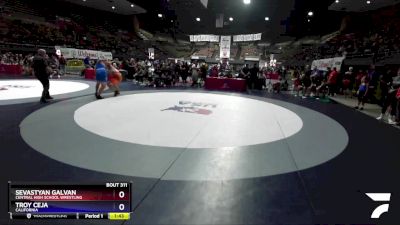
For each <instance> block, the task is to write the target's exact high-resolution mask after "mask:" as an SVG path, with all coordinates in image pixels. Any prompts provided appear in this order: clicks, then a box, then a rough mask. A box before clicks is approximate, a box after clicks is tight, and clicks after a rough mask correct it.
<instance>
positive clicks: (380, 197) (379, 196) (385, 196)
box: [365, 193, 391, 219]
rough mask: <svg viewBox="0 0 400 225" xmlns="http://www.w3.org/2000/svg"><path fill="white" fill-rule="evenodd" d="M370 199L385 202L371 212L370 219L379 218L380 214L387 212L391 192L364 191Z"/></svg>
mask: <svg viewBox="0 0 400 225" xmlns="http://www.w3.org/2000/svg"><path fill="white" fill-rule="evenodd" d="M365 194H366V195H367V196H368V197H369V198H370V199H372V200H373V201H375V202H382V203H384V202H386V204H382V205H379V206H378V207H376V208H375V210H374V211H373V212H372V214H371V219H379V218H380V217H381V216H382V214H384V213H386V212H389V202H390V197H391V193H365Z"/></svg>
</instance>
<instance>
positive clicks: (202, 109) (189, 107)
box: [161, 101, 217, 116]
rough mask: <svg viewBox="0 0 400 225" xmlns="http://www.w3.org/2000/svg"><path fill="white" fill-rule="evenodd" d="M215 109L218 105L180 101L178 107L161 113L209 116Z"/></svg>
mask: <svg viewBox="0 0 400 225" xmlns="http://www.w3.org/2000/svg"><path fill="white" fill-rule="evenodd" d="M215 108H217V105H216V104H212V103H202V102H191V101H179V104H178V105H175V106H172V107H169V108H166V109H163V110H161V111H177V112H184V113H195V114H200V115H205V116H208V115H210V114H212V113H213V111H212V109H215Z"/></svg>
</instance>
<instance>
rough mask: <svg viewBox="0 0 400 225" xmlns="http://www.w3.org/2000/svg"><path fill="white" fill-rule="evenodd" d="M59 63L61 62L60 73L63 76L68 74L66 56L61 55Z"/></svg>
mask: <svg viewBox="0 0 400 225" xmlns="http://www.w3.org/2000/svg"><path fill="white" fill-rule="evenodd" d="M59 62H60V73H61V75H65V74H66V65H67V60H65V58H64V56H63V55H61V56H60V60H59Z"/></svg>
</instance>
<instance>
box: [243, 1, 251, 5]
mask: <svg viewBox="0 0 400 225" xmlns="http://www.w3.org/2000/svg"><path fill="white" fill-rule="evenodd" d="M250 2H251V1H250V0H243V3H244V4H246V5H248V4H250Z"/></svg>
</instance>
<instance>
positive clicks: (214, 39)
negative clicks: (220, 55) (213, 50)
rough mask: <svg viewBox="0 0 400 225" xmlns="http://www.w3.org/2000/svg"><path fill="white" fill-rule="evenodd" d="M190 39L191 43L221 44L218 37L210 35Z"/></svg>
mask: <svg viewBox="0 0 400 225" xmlns="http://www.w3.org/2000/svg"><path fill="white" fill-rule="evenodd" d="M189 38H190V42H219V36H218V35H208V34H202V35H190V36H189Z"/></svg>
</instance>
